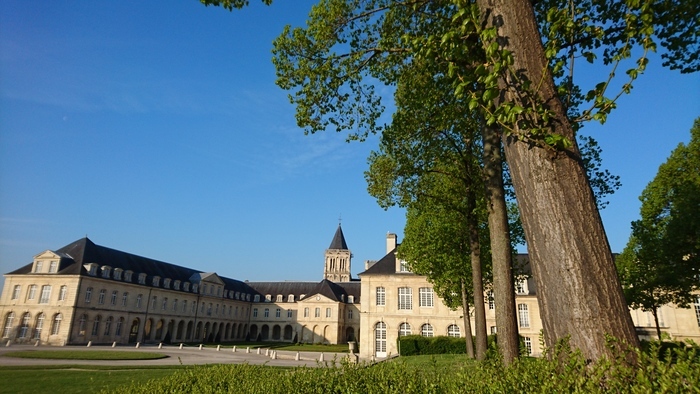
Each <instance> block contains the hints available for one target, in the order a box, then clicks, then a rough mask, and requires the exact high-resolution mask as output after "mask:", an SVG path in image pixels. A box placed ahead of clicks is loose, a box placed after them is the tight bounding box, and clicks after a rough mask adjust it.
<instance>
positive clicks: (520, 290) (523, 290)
mask: <svg viewBox="0 0 700 394" xmlns="http://www.w3.org/2000/svg"><path fill="white" fill-rule="evenodd" d="M515 292H516V293H517V294H520V295H525V294H527V293H528V288H527V279H516V280H515Z"/></svg>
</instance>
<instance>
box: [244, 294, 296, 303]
mask: <svg viewBox="0 0 700 394" xmlns="http://www.w3.org/2000/svg"><path fill="white" fill-rule="evenodd" d="M236 294H238V293H236ZM236 298H238V297H236ZM287 302H294V294H290V295H288V296H287Z"/></svg>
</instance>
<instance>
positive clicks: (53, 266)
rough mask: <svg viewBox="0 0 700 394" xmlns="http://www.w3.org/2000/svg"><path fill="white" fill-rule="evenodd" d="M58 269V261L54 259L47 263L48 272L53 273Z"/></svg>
mask: <svg viewBox="0 0 700 394" xmlns="http://www.w3.org/2000/svg"><path fill="white" fill-rule="evenodd" d="M56 271H58V261H56V260H54V261H52V262H50V263H49V274H55V273H56Z"/></svg>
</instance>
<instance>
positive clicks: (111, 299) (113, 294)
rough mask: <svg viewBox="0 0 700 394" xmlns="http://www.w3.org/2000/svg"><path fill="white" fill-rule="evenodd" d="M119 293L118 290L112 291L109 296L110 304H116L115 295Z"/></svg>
mask: <svg viewBox="0 0 700 394" xmlns="http://www.w3.org/2000/svg"><path fill="white" fill-rule="evenodd" d="M118 294H119V292H118V291H116V290H114V291H113V292H112V298H110V300H109V303H110V304H112V305H117V295H118Z"/></svg>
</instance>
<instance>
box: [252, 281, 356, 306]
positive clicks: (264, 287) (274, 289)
mask: <svg viewBox="0 0 700 394" xmlns="http://www.w3.org/2000/svg"><path fill="white" fill-rule="evenodd" d="M247 284H248V286H250V287H252V288H253V289H254V290H255V292H257V293H258V294H260V295H261V296H263V297H264V296H265V295H267V294H270V295H271V296H272V297H273V301H274V297H276V296H277V295H279V294H281V295H283V296H284V297H285V301H286V297H287V296H288V295H289V294H293V295H294V299H295V301H299V300H300V298H301V295H302V294H303V295H304V296H305V298H307V297H309V296H312V295H315V294H321V295H323V296H325V297H328V298H330V299H332V300H334V301H338V302H342V301H343V296H345V299H347V296H350V295H351V296H353V297H354V298H355V300H356V301H355V302H359V301H360V282H359V281H356V282H342V283H335V282H331V281H329V280H327V279H324V280H322V281H321V282H247Z"/></svg>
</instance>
